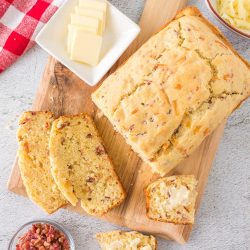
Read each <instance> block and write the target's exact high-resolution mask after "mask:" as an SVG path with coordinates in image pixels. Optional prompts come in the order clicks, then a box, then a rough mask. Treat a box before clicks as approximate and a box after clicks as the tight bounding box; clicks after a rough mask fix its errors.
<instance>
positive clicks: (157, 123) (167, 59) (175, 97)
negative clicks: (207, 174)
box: [92, 7, 250, 176]
mask: <svg viewBox="0 0 250 250" xmlns="http://www.w3.org/2000/svg"><path fill="white" fill-rule="evenodd" d="M228 61H230V65H229V67H226V66H225V65H227V62H228ZM240 67H241V68H242V70H239V68H240ZM248 70H249V63H248V62H247V61H246V60H244V59H243V58H241V57H240V55H239V54H238V53H237V52H236V51H235V50H234V49H233V47H232V45H231V44H230V43H229V42H228V41H227V40H226V38H225V37H224V36H223V35H222V34H221V32H220V31H219V30H218V29H217V28H216V27H215V26H213V25H212V24H211V23H210V22H208V21H207V20H206V19H205V18H203V16H202V15H201V13H200V12H199V10H198V9H196V8H194V7H189V8H187V9H185V10H183V11H181V12H180V13H179V14H178V15H177V16H176V18H175V19H174V20H172V21H171V22H169V23H168V24H166V25H165V26H163V28H162V29H161V31H160V32H158V33H157V35H155V36H153V37H152V38H150V39H149V40H148V41H147V42H146V43H145V44H144V45H142V47H141V48H140V49H139V50H138V51H137V52H135V54H134V55H132V56H131V57H130V59H128V60H127V62H126V63H125V64H123V66H121V67H120V68H119V69H118V70H117V71H116V72H115V73H114V74H112V75H110V76H109V77H108V78H107V79H106V80H105V81H104V82H103V84H102V86H101V87H100V88H99V89H98V90H96V91H95V92H94V93H93V94H92V99H93V101H94V102H95V104H96V105H97V106H98V107H99V108H100V109H101V110H102V112H103V113H104V115H105V116H107V117H108V119H109V120H110V121H111V123H112V124H113V126H114V127H115V129H116V131H118V132H119V133H121V134H122V135H123V137H124V138H125V139H126V141H127V143H128V144H129V145H130V146H131V147H132V149H133V150H134V151H135V152H136V153H137V154H138V155H139V156H140V157H141V158H142V159H143V160H144V161H145V162H146V163H148V164H149V165H150V166H151V167H152V169H153V171H154V172H157V173H159V174H160V175H162V176H164V175H165V174H166V173H167V172H169V171H170V170H171V169H173V168H174V167H175V166H176V165H177V164H178V163H180V162H181V161H182V160H183V159H185V158H186V157H187V156H188V155H190V154H191V153H192V152H193V151H194V150H195V149H196V148H197V147H198V146H199V145H200V144H201V142H202V141H203V140H204V139H205V138H206V137H207V136H208V135H209V134H211V133H212V131H214V129H215V128H216V127H217V126H218V125H219V124H220V123H221V122H222V121H223V120H224V119H225V118H226V117H228V116H229V115H230V114H231V113H232V111H233V110H234V109H236V106H239V103H242V102H243V101H244V100H245V99H246V98H247V97H249V95H250V90H249V89H250V87H249V84H248V82H249V81H248V77H249V75H248V72H249V71H248ZM117 82H119V84H117ZM149 85H150V86H149ZM223 106H225V107H226V109H223V108H222V107H223ZM219 113H220V115H219ZM152 138H154V139H152ZM189 138H191V139H189Z"/></svg>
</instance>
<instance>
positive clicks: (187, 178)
mask: <svg viewBox="0 0 250 250" xmlns="http://www.w3.org/2000/svg"><path fill="white" fill-rule="evenodd" d="M196 186H197V180H196V179H195V177H194V176H193V175H175V176H170V177H165V178H161V179H159V180H157V181H155V182H153V183H151V184H150V185H149V186H148V187H147V188H146V189H145V194H146V208H147V216H148V217H149V218H150V219H153V220H157V221H162V222H170V223H175V224H193V223H194V214H195V201H196V196H197V192H196Z"/></svg>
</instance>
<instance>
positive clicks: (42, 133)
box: [17, 111, 67, 214]
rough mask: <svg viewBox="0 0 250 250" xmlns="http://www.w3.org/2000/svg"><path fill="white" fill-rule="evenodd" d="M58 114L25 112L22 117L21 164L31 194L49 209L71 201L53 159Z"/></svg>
mask: <svg viewBox="0 0 250 250" xmlns="http://www.w3.org/2000/svg"><path fill="white" fill-rule="evenodd" d="M53 120H54V116H53V114H52V113H50V112H33V111H28V112H25V113H24V114H23V115H22V116H21V118H20V120H19V125H20V126H19V129H18V132H17V139H18V143H19V148H18V164H19V168H20V172H21V176H22V180H23V183H24V186H25V188H26V191H27V194H28V196H29V198H30V199H31V200H32V201H34V202H35V203H36V204H37V205H39V206H40V207H41V208H42V209H43V210H45V211H46V212H47V213H49V214H50V213H53V212H55V211H56V210H57V209H59V208H60V207H62V206H64V205H65V204H66V203H67V202H66V200H65V199H64V197H63V195H62V194H61V192H60V190H59V189H58V187H57V185H56V183H55V181H54V179H53V177H52V174H51V171H50V161H49V136H50V130H51V124H52V122H53Z"/></svg>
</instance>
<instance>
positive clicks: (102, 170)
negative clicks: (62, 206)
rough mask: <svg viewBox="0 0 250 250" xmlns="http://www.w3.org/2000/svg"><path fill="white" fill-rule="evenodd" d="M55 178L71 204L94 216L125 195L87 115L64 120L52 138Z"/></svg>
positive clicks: (58, 122)
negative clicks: (79, 206)
mask: <svg viewBox="0 0 250 250" xmlns="http://www.w3.org/2000/svg"><path fill="white" fill-rule="evenodd" d="M50 160H51V165H52V174H53V177H54V179H55V181H56V183H57V185H58V187H59V189H60V190H61V192H62V193H63V194H64V196H65V197H66V198H67V200H68V201H69V202H70V203H71V204H72V205H74V206H75V205H76V203H77V202H78V200H80V201H81V206H82V207H83V209H84V210H85V211H86V212H87V213H89V214H92V215H102V214H104V213H106V212H107V211H108V210H109V209H111V208H113V207H115V206H117V205H119V204H120V203H121V202H122V201H123V200H124V198H125V192H124V190H123V188H122V185H121V184H120V181H119V179H118V177H117V175H116V173H115V171H114V167H113V164H112V162H111V161H110V159H109V157H108V155H107V153H106V151H105V149H104V147H103V145H102V140H101V138H100V137H99V135H98V132H97V129H96V128H95V125H94V122H93V120H92V118H91V117H90V116H88V115H86V114H80V115H76V116H61V117H59V118H58V119H57V120H55V121H54V122H53V125H52V130H51V137H50Z"/></svg>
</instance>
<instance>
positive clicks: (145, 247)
mask: <svg viewBox="0 0 250 250" xmlns="http://www.w3.org/2000/svg"><path fill="white" fill-rule="evenodd" d="M96 239H97V240H98V242H99V244H100V246H101V249H102V250H127V249H133V250H136V249H138V250H156V248H157V242H156V239H155V237H153V236H151V235H150V236H147V235H143V234H141V233H138V232H135V231H132V232H122V231H111V232H105V233H98V234H96Z"/></svg>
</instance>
